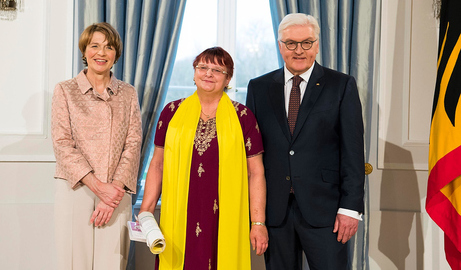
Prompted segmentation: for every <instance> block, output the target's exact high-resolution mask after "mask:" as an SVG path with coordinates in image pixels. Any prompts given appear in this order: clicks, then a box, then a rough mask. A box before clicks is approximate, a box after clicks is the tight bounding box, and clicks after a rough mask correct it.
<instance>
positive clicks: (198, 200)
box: [140, 47, 268, 270]
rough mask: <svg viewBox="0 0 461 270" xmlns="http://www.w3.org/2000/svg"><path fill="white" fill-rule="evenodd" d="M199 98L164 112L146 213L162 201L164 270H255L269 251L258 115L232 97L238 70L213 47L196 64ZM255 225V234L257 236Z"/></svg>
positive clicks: (161, 262)
mask: <svg viewBox="0 0 461 270" xmlns="http://www.w3.org/2000/svg"><path fill="white" fill-rule="evenodd" d="M193 67H194V69H195V73H194V81H195V84H196V86H197V91H195V93H194V94H193V95H191V96H190V97H188V98H186V99H181V100H177V101H173V102H171V103H169V104H167V105H166V106H165V108H164V109H163V111H162V113H161V115H160V118H159V121H158V124H157V129H156V134H155V139H154V144H155V149H154V155H153V157H152V161H151V163H150V166H149V170H148V172H147V177H146V186H145V191H144V198H143V202H142V205H141V209H140V212H144V211H148V212H151V213H153V212H154V209H155V206H156V205H157V201H158V199H159V197H160V194H161V195H162V206H161V211H160V212H161V218H160V229H161V230H162V233H163V235H164V237H165V241H166V247H165V250H164V251H163V253H161V254H160V255H159V260H157V262H159V269H160V270H165V269H178V270H183V269H185V270H191V269H192V270H193V269H218V270H225V269H229V270H236V269H239V270H246V269H251V262H250V245H251V246H252V247H253V250H255V251H256V254H258V255H261V254H263V253H264V252H265V250H266V248H267V244H268V234H267V229H266V227H265V224H264V222H265V205H266V201H265V200H266V180H265V177H264V168H263V162H262V153H263V146H262V139H261V134H260V133H259V127H258V124H257V123H256V119H255V117H254V115H253V113H252V112H251V111H250V110H249V109H248V108H247V107H246V106H244V105H242V104H240V103H238V102H234V101H231V100H230V99H229V97H228V96H227V94H226V93H225V92H224V90H225V89H226V88H227V85H228V84H229V81H230V80H231V78H232V75H233V70H234V63H233V60H232V57H231V56H230V55H229V53H227V52H226V51H225V50H224V49H222V48H220V47H213V48H209V49H206V50H205V51H203V52H202V53H201V54H199V55H198V56H197V57H196V58H195V60H194V62H193ZM250 226H251V230H250Z"/></svg>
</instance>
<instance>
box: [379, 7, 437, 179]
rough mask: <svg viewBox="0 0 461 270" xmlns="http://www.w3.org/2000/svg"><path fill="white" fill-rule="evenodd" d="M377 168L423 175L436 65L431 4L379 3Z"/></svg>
mask: <svg viewBox="0 0 461 270" xmlns="http://www.w3.org/2000/svg"><path fill="white" fill-rule="evenodd" d="M382 6H383V14H382V16H383V17H382V20H381V21H382V25H381V27H382V33H381V59H380V84H379V94H378V95H379V101H378V106H379V108H378V113H379V120H378V134H379V139H378V140H379V141H378V168H380V169H404V170H427V158H428V142H429V128H430V119H431V110H432V96H433V91H434V88H435V73H436V59H437V21H436V19H435V18H434V16H433V11H432V1H429V0H425V1H413V0H404V1H397V0H389V1H383V2H382Z"/></svg>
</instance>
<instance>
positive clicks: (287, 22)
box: [278, 13, 320, 40]
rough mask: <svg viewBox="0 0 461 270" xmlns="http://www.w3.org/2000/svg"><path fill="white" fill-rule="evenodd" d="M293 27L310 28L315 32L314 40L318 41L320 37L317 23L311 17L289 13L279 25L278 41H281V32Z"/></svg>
mask: <svg viewBox="0 0 461 270" xmlns="http://www.w3.org/2000/svg"><path fill="white" fill-rule="evenodd" d="M294 25H303V26H304V25H305V26H310V27H312V28H313V30H314V32H315V38H316V39H318V38H319V36H320V27H319V23H318V22H317V20H316V19H315V18H314V17H313V16H311V15H306V14H304V13H291V14H288V15H286V16H285V17H284V18H283V19H282V21H281V22H280V24H279V31H278V40H281V39H282V32H283V30H285V29H287V28H288V27H290V26H294Z"/></svg>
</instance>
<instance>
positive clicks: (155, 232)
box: [138, 212, 165, 254]
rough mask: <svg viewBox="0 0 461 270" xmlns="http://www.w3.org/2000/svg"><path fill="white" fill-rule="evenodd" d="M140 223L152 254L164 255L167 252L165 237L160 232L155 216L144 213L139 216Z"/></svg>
mask: <svg viewBox="0 0 461 270" xmlns="http://www.w3.org/2000/svg"><path fill="white" fill-rule="evenodd" d="M138 221H139V224H140V225H141V231H142V233H143V234H144V236H145V237H146V243H147V246H148V247H149V249H150V252H152V253H153V254H160V253H162V252H163V250H165V237H164V236H163V234H162V231H160V228H159V227H158V223H157V221H156V220H155V218H154V215H153V214H152V213H150V212H142V213H140V214H139V215H138Z"/></svg>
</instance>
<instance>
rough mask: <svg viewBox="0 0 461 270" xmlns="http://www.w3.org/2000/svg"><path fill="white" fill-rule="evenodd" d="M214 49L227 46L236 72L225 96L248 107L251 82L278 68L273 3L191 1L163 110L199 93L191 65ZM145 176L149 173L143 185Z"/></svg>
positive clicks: (213, 0)
mask: <svg viewBox="0 0 461 270" xmlns="http://www.w3.org/2000/svg"><path fill="white" fill-rule="evenodd" d="M255 10H258V12H254V11H255ZM213 46H221V47H223V48H224V49H225V50H226V51H228V52H229V53H230V55H231V56H232V58H233V60H234V69H235V70H234V76H233V78H232V80H231V82H230V86H231V87H232V88H231V89H230V90H229V91H228V92H227V93H228V95H229V96H230V98H231V99H233V100H235V101H238V102H240V103H242V104H245V99H246V88H247V85H248V81H249V80H250V79H252V78H255V77H258V76H260V75H263V74H265V73H267V72H269V71H272V70H274V69H277V68H278V67H279V66H278V59H277V48H276V42H275V39H274V34H273V30H272V20H271V14H270V7H269V2H268V1H267V0H252V1H247V0H236V1H228V0H220V1H216V0H188V1H187V3H186V9H185V12H184V18H183V23H182V26H181V35H180V38H179V44H178V50H177V53H176V60H175V63H174V67H173V73H172V76H171V79H170V85H169V89H168V93H167V95H166V98H165V102H164V104H163V105H162V106H161V107H162V108H163V106H164V105H165V104H168V103H169V102H171V101H173V100H177V99H180V98H185V97H188V96H190V95H191V94H192V93H193V92H194V91H195V90H196V88H195V86H194V82H193V76H194V69H193V67H192V62H193V61H194V59H195V57H196V56H197V55H198V54H199V53H201V52H202V51H203V50H205V49H206V48H209V47H213ZM151 152H152V151H151ZM151 155H152V153H151ZM146 170H147V169H146ZM145 175H146V172H145V173H144V177H143V181H144V179H145ZM142 186H144V182H143V183H142ZM143 193H144V188H142V190H141V191H140V194H139V197H138V203H140V202H141V200H142V196H143Z"/></svg>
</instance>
